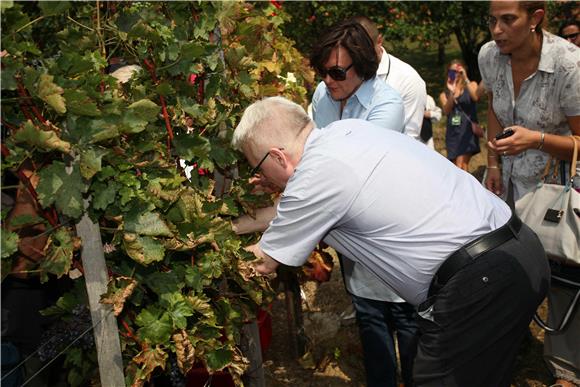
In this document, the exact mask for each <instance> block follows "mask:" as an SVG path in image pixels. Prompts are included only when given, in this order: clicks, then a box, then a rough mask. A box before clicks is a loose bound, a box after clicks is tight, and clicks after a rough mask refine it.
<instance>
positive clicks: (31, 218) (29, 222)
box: [10, 214, 44, 229]
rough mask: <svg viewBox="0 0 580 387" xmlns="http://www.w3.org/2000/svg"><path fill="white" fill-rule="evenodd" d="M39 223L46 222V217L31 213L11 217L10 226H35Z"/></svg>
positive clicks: (16, 227)
mask: <svg viewBox="0 0 580 387" xmlns="http://www.w3.org/2000/svg"><path fill="white" fill-rule="evenodd" d="M39 223H44V219H43V218H41V217H40V216H38V215H31V214H23V215H16V216H15V217H13V218H12V219H10V227H11V228H12V229H18V228H23V227H28V226H33V225H35V224H39Z"/></svg>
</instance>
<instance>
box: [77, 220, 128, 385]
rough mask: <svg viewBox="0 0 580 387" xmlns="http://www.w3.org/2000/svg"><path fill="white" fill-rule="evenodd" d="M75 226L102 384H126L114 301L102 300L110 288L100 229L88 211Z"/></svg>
mask: <svg viewBox="0 0 580 387" xmlns="http://www.w3.org/2000/svg"><path fill="white" fill-rule="evenodd" d="M76 229H77V234H78V235H79V236H80V238H81V240H82V244H83V249H82V254H81V258H82V262H83V269H84V275H85V283H86V287H87V294H88V296H89V306H90V309H91V318H92V321H93V325H94V336H95V344H96V348H97V358H98V362H99V376H100V378H101V386H110V387H121V386H124V385H125V378H124V375H123V358H122V356H121V343H120V340H119V328H118V327H117V319H116V318H115V315H114V314H113V310H112V305H105V304H101V302H100V298H101V294H103V293H105V292H106V291H107V282H108V280H109V276H108V272H107V266H106V264H105V253H104V252H103V244H102V241H101V233H100V230H99V226H98V225H96V224H95V223H93V222H92V221H91V219H90V218H89V216H88V215H87V214H86V213H85V214H84V215H83V217H82V219H81V220H80V222H79V223H78V224H77V225H76Z"/></svg>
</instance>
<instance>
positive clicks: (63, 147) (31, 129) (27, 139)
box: [12, 121, 71, 153]
mask: <svg viewBox="0 0 580 387" xmlns="http://www.w3.org/2000/svg"><path fill="white" fill-rule="evenodd" d="M12 139H13V140H14V142H16V143H23V142H24V143H27V144H28V145H30V146H33V147H39V148H41V149H43V150H46V151H51V150H58V151H60V152H63V153H69V152H70V150H71V144H70V143H69V142H67V141H63V140H61V139H60V138H59V137H58V135H57V134H56V133H55V132H54V131H52V130H40V129H39V128H37V127H36V126H35V125H34V124H33V123H32V122H30V121H26V122H25V123H24V125H23V126H22V128H21V129H20V130H19V131H17V132H16V133H15V134H14V135H13V136H12Z"/></svg>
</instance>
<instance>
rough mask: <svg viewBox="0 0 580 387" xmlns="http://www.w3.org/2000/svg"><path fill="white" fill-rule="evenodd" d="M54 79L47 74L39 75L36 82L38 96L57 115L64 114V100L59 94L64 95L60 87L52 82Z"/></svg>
mask: <svg viewBox="0 0 580 387" xmlns="http://www.w3.org/2000/svg"><path fill="white" fill-rule="evenodd" d="M53 79H54V77H53V76H52V75H48V74H41V75H40V80H39V81H38V96H39V97H40V99H42V100H43V101H44V102H46V103H47V104H49V105H50V106H51V107H52V108H53V109H54V110H55V111H56V112H57V113H60V114H64V113H66V104H65V99H64V98H63V97H62V95H61V94H63V93H64V90H63V89H62V87H60V86H58V85H57V84H56V83H54V82H53V81H52V80H53Z"/></svg>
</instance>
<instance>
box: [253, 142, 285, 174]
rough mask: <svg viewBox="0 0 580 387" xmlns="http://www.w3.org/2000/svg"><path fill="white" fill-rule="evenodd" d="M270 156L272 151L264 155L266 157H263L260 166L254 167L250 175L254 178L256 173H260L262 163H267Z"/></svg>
mask: <svg viewBox="0 0 580 387" xmlns="http://www.w3.org/2000/svg"><path fill="white" fill-rule="evenodd" d="M278 149H280V150H284V148H278ZM269 154H270V151H268V152H267V153H266V154H265V155H264V157H262V160H260V162H259V163H258V165H256V166H255V167H254V169H252V171H251V172H250V174H251V175H252V176H254V175H255V174H256V173H258V170H260V167H261V166H262V163H263V162H264V161H266V159H267V158H268V155H269Z"/></svg>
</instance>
